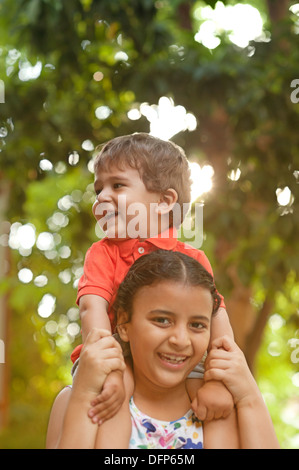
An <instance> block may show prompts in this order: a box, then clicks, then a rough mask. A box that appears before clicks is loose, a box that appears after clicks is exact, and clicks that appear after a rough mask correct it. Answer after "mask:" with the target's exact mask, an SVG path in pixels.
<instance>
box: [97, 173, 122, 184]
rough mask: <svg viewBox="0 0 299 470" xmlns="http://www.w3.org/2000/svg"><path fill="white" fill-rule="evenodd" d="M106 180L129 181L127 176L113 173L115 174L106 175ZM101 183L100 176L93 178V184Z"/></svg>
mask: <svg viewBox="0 0 299 470" xmlns="http://www.w3.org/2000/svg"><path fill="white" fill-rule="evenodd" d="M107 180H119V181H129V178H128V177H127V176H123V175H121V174H115V175H110V176H108V178H107ZM101 183H102V179H101V178H96V179H95V180H94V185H96V184H101Z"/></svg>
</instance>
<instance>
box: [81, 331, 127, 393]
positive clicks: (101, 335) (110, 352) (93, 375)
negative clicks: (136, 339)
mask: <svg viewBox="0 0 299 470" xmlns="http://www.w3.org/2000/svg"><path fill="white" fill-rule="evenodd" d="M124 369H125V362H124V358H123V354H122V350H121V347H120V345H119V343H118V342H117V341H116V340H115V339H114V338H113V337H112V336H111V332H110V331H108V330H103V329H95V328H94V329H92V330H91V331H90V333H89V334H88V336H87V338H86V341H85V343H84V345H83V348H82V351H81V354H80V361H79V366H78V370H77V372H76V375H75V378H74V388H75V389H76V390H77V393H78V392H79V393H80V391H81V392H82V393H83V394H84V395H85V394H86V392H87V393H89V394H92V395H95V396H97V395H98V394H99V393H100V391H101V390H102V387H103V384H104V382H105V380H106V378H107V376H108V375H109V374H110V373H111V372H112V371H115V370H120V371H124Z"/></svg>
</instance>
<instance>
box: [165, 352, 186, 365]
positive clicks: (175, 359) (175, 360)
mask: <svg viewBox="0 0 299 470" xmlns="http://www.w3.org/2000/svg"><path fill="white" fill-rule="evenodd" d="M161 357H162V358H163V359H165V360H166V361H168V362H173V363H175V364H177V363H180V362H184V360H185V359H186V357H185V356H168V355H166V354H161Z"/></svg>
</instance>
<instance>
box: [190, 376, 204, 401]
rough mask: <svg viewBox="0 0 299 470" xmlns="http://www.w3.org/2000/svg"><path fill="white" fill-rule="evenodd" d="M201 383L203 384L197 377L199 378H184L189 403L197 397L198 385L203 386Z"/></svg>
mask: <svg viewBox="0 0 299 470" xmlns="http://www.w3.org/2000/svg"><path fill="white" fill-rule="evenodd" d="M203 384H204V381H203V379H199V378H198V379H195V378H194V379H190V378H187V380H186V390H187V393H188V395H189V398H190V401H191V403H192V402H193V400H194V399H195V398H196V397H197V392H198V390H199V389H200V387H202V386H203Z"/></svg>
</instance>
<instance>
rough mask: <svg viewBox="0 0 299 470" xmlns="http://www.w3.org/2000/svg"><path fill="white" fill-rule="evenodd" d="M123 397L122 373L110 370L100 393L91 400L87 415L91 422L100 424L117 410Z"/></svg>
mask: <svg viewBox="0 0 299 470" xmlns="http://www.w3.org/2000/svg"><path fill="white" fill-rule="evenodd" d="M124 399H125V388H124V383H123V373H122V372H121V371H115V372H111V373H110V374H109V375H108V377H107V379H106V380H105V383H104V386H103V388H102V391H101V393H100V394H99V395H98V396H97V397H96V398H95V400H93V401H92V403H91V406H92V408H91V409H90V410H89V412H88V416H89V417H90V418H91V420H92V422H93V423H98V425H101V424H102V423H103V422H104V421H107V420H108V419H110V418H112V416H114V415H115V414H116V413H117V412H118V410H119V409H120V407H121V405H122V403H123V401H124Z"/></svg>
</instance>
